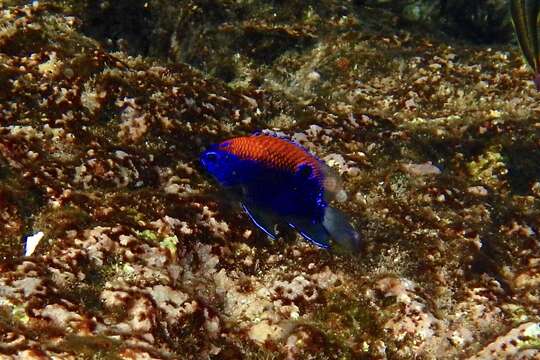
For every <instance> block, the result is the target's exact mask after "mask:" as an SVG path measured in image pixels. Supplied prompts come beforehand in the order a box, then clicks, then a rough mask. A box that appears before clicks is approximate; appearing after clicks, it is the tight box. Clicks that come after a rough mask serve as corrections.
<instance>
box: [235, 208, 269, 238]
mask: <svg viewBox="0 0 540 360" xmlns="http://www.w3.org/2000/svg"><path fill="white" fill-rule="evenodd" d="M241 204H242V209H244V211H245V212H246V214H247V215H248V216H249V218H250V219H251V221H253V223H254V224H255V225H256V226H257V227H258V228H259V229H261V230H262V231H263V232H264V233H265V234H266V235H268V236H269V237H271V238H272V240H275V239H276V238H277V235H276V231H275V229H274V228H275V225H276V221H275V218H274V216H273V215H272V214H270V213H268V212H266V211H264V210H262V209H260V208H259V207H257V206H255V205H253V204H249V205H248V204H246V203H244V202H242V203H241Z"/></svg>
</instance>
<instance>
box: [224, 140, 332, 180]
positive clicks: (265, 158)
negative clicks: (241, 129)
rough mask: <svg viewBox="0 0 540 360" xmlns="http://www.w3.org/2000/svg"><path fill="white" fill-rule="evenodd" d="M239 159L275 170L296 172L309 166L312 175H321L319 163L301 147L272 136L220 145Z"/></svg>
mask: <svg viewBox="0 0 540 360" xmlns="http://www.w3.org/2000/svg"><path fill="white" fill-rule="evenodd" d="M220 148H221V149H222V150H226V151H228V152H230V153H231V154H233V155H236V156H238V157H239V158H240V159H245V160H253V161H259V162H261V163H263V164H266V165H268V166H271V167H273V168H276V169H280V170H285V171H291V172H296V171H297V170H298V168H299V167H300V166H302V165H309V166H310V167H311V169H312V171H313V175H314V176H316V177H319V176H320V175H321V169H320V163H319V161H318V160H317V159H316V158H315V157H313V156H311V155H310V154H309V153H308V152H307V151H305V150H304V149H302V148H301V147H299V146H297V145H295V144H293V143H291V142H289V141H287V140H283V139H280V138H277V137H274V136H269V135H255V136H244V137H238V138H233V139H230V140H227V141H224V142H222V143H221V144H220Z"/></svg>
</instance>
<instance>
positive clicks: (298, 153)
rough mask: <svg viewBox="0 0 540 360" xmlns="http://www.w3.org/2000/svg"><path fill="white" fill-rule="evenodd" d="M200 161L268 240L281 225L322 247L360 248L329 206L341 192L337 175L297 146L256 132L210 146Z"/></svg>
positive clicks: (345, 222) (342, 218) (344, 221)
mask: <svg viewBox="0 0 540 360" xmlns="http://www.w3.org/2000/svg"><path fill="white" fill-rule="evenodd" d="M200 159H201V163H202V165H203V167H204V168H205V169H206V170H207V171H208V172H209V173H210V174H212V175H213V176H214V177H215V179H216V180H217V181H218V182H219V183H220V184H221V185H222V186H224V187H226V188H228V189H232V190H234V192H235V193H237V194H240V197H241V204H242V208H243V209H244V210H245V212H246V213H247V214H248V216H249V217H250V218H251V220H252V221H253V222H254V223H255V225H257V227H259V228H260V229H261V230H262V231H264V232H265V233H266V234H267V235H268V236H270V237H271V238H272V239H275V238H276V237H277V235H276V231H275V226H276V225H277V224H286V225H289V226H290V227H292V228H294V229H296V230H297V231H298V232H299V233H300V234H301V235H302V236H303V237H304V238H305V239H306V240H308V241H310V242H311V243H313V244H315V245H317V246H319V247H321V248H324V249H329V248H330V247H331V246H332V245H333V243H332V241H335V242H336V243H337V244H339V245H340V246H341V247H344V248H345V249H347V250H349V251H353V252H357V251H358V250H359V247H360V236H359V234H358V233H357V232H356V231H355V230H354V228H353V227H352V226H351V224H350V223H349V221H348V220H347V217H346V216H345V215H344V214H343V213H342V212H340V211H339V210H337V209H335V208H333V207H330V206H329V205H328V202H329V201H331V199H332V198H333V196H335V194H336V193H337V192H338V191H340V184H341V182H340V181H339V177H338V176H337V174H336V172H335V171H333V170H332V169H331V168H330V167H329V166H327V165H326V164H325V163H324V162H323V161H321V160H319V159H317V158H316V157H315V156H313V155H311V154H310V153H309V152H308V151H307V150H305V149H304V148H302V147H301V146H299V145H297V144H295V143H293V142H291V141H288V140H284V139H280V138H278V137H275V136H269V135H263V134H259V135H252V136H245V137H237V138H233V139H230V140H226V141H224V142H222V143H220V144H217V145H213V146H211V147H210V148H209V149H208V150H207V151H205V152H204V153H203V154H202V155H201V158H200Z"/></svg>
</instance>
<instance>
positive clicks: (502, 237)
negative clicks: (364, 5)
mask: <svg viewBox="0 0 540 360" xmlns="http://www.w3.org/2000/svg"><path fill="white" fill-rule="evenodd" d="M111 3H112V2H111ZM197 4H199V6H203V5H204V6H217V7H219V6H222V7H227V6H232V5H224V3H220V2H216V3H211V4H210V3H204V4H203V3H197ZM238 4H240V5H236V6H240V7H241V6H248V5H245V4H243V3H242V2H239V3H238ZM63 5H65V4H63ZM150 5H151V6H154V5H155V3H152V2H151V3H150ZM165 5H167V4H166V3H165V2H163V3H162V6H165ZM191 5H193V4H191ZM65 6H67V5H65ZM77 6H79V5H73V4H71V5H70V6H68V7H66V8H64V7H58V6H50V5H46V4H37V3H35V4H33V5H30V6H19V7H16V6H13V7H11V8H9V9H6V10H4V11H2V13H1V18H0V83H1V84H2V86H0V219H1V222H0V257H1V262H0V353H1V354H4V355H5V356H13V357H15V358H19V359H31V358H36V359H40V358H43V356H50V357H57V358H62V359H64V358H65V359H76V358H92V359H97V358H128V359H129V358H135V359H150V358H157V359H173V358H180V357H181V358H190V357H191V358H194V359H201V358H219V359H227V358H229V359H238V358H248V359H259V358H289V359H306V358H320V359H337V358H351V359H352V358H396V359H409V358H413V357H421V358H436V359H442V358H450V359H452V358H457V357H471V358H478V359H482V358H489V357H497V356H500V357H502V356H509V357H510V356H511V357H514V358H522V359H525V358H532V357H534V356H536V357H538V356H540V353H539V336H540V331H539V330H538V324H539V321H540V315H539V314H538V309H539V308H540V292H539V286H538V285H539V283H540V258H539V255H538V254H539V253H540V244H539V241H538V238H539V236H538V231H539V228H540V220H539V219H540V179H539V174H540V165H539V164H540V140H539V139H540V123H539V122H538V113H539V111H540V108H538V105H537V104H538V94H537V92H536V91H535V89H534V86H533V84H532V82H531V81H530V80H529V78H530V75H529V73H528V71H527V69H526V68H525V67H523V66H522V62H521V60H520V57H519V54H518V53H517V52H516V50H515V49H513V48H511V47H507V46H501V47H498V48H484V47H474V51H471V46H470V45H469V46H465V45H451V44H448V43H444V42H443V41H441V40H439V39H437V38H433V37H427V36H425V35H422V34H419V33H417V32H415V31H414V30H410V31H409V30H404V29H401V30H397V29H396V28H393V27H392V26H394V25H393V24H394V23H393V21H392V19H391V16H390V17H389V16H387V15H386V13H384V12H381V13H380V14H379V13H378V12H377V10H370V11H372V12H370V13H367V14H368V15H369V16H370V17H373V15H374V14H378V16H380V19H379V20H378V23H379V26H375V24H374V22H373V21H368V20H366V19H365V18H364V17H363V16H367V15H366V14H364V13H362V12H358V13H350V14H347V13H346V14H340V12H339V9H338V8H336V7H333V5H332V3H328V4H327V3H325V6H326V7H323V8H324V9H327V10H326V11H328V14H329V15H328V17H327V18H325V19H324V20H325V21H326V20H329V21H326V23H327V25H326V28H324V29H319V30H318V31H319V32H318V33H316V34H314V33H313V30H312V28H311V25H310V24H312V23H311V21H315V20H313V18H305V17H303V16H296V17H284V18H280V22H281V24H282V25H281V27H280V26H276V24H275V23H272V22H271V21H270V23H268V24H257V25H256V26H255V25H253V24H252V23H251V22H250V20H249V19H248V20H246V22H245V27H244V28H241V27H240V28H238V27H234V28H233V29H230V31H231V32H232V34H230V33H227V32H224V33H223V34H224V35H222V36H224V41H228V42H227V44H229V43H234V42H237V41H239V39H242V38H243V37H244V36H248V37H250V38H251V36H253V39H256V40H257V41H262V43H257V44H259V45H260V44H267V45H268V46H270V47H269V48H264V47H263V48H260V47H258V46H255V47H253V48H254V49H259V50H260V51H261V54H266V53H268V54H270V53H271V54H272V58H271V61H270V62H268V63H265V61H263V60H265V58H264V57H263V59H257V56H258V55H257V56H255V55H253V54H252V55H249V54H247V55H246V54H245V53H242V52H240V55H239V57H238V59H240V60H241V61H240V60H239V61H240V62H238V63H237V64H236V65H235V69H236V70H235V71H234V72H233V75H232V76H231V77H230V78H228V79H227V80H230V81H231V85H233V86H228V85H226V84H224V83H223V82H222V81H221V80H217V79H216V78H215V77H212V76H210V75H208V74H205V73H201V72H199V71H197V70H195V69H193V68H190V67H189V66H187V65H182V64H169V65H167V64H163V63H160V62H158V61H153V60H151V59H148V58H145V57H141V56H138V57H130V56H128V55H127V54H126V53H124V52H116V53H109V52H107V51H106V50H104V45H103V44H100V43H98V42H97V41H96V40H94V39H92V38H91V37H88V36H85V35H82V29H84V28H85V26H88V24H85V23H84V22H81V21H80V20H79V18H77V17H72V16H70V15H69V14H71V13H72V12H73V11H74V10H76V9H77ZM103 6H105V5H103ZM110 6H115V5H110ZM134 6H138V4H135V5H134ZM169 6H172V5H170V4H169ZM204 6H203V7H204ZM249 6H255V3H254V4H253V5H249ZM268 6H269V5H268ZM190 9H191V10H190ZM181 10H183V11H188V10H189V11H195V12H197V11H199V10H197V8H194V7H193V6H191V7H186V8H182V9H181ZM261 11H262V10H261ZM264 11H269V10H268V9H266V10H264ZM302 11H306V9H303V10H302ZM216 13H217V10H216ZM198 14H199V16H202V14H203V12H200V13H198ZM302 14H304V13H302ZM180 15H182V13H181V14H180ZM87 16H88V14H84V16H83V15H81V19H85V20H84V21H88V17H87ZM223 16H225V17H226V20H227V19H229V21H231V22H235V21H239V20H238V19H237V18H235V16H238V15H231V14H228V15H227V13H226V12H225V15H223ZM227 16H229V17H227ZM318 16H321V15H320V14H319V15H318ZM179 18H181V16H180V17H179ZM189 18H190V19H192V22H191V23H188V24H184V26H185V27H184V28H183V29H187V30H190V29H194V26H196V25H197V24H198V20H197V19H199V18H198V17H197V16H190V17H189ZM298 18H302V19H303V21H297V20H298ZM163 21H166V19H163ZM201 21H202V20H201ZM317 21H322V20H320V19H319V20H317ZM224 22H226V21H224ZM252 28H255V29H256V31H255V30H253V31H255V34H252V33H250V32H249V31H251V30H249V29H252ZM265 29H266V30H265ZM276 34H280V35H279V36H278V35H276ZM323 35H324V36H323ZM96 36H98V35H96ZM148 36H150V37H152V36H155V34H154V35H148ZM259 36H262V37H263V39H265V40H264V41H263V40H260V39H261V38H260V37H259ZM267 36H269V37H270V38H272V37H273V36H277V39H281V36H284V37H286V38H289V37H293V38H296V39H299V40H298V41H299V43H298V44H301V45H299V46H298V47H294V50H290V46H291V45H290V44H289V43H287V47H286V48H285V49H286V50H282V49H281V48H275V47H273V46H275V45H276V44H275V43H276V41H278V42H279V40H276V38H272V39H271V40H268V38H267ZM156 39H159V37H157V38H156ZM124 40H125V41H126V42H128V43H129V42H130V41H134V40H131V39H129V38H127V39H124ZM138 41H143V40H141V39H139V40H138ZM156 41H158V40H156ZM213 41H215V40H213ZM266 41H268V42H266ZM193 43H194V44H195V45H197V46H203V45H204V42H200V41H199V40H197V41H195V40H193ZM171 45H172V44H171ZM211 45H212V42H209V43H208V46H209V48H208V49H209V52H208V53H204V52H201V51H202V50H200V49H195V50H193V54H199V55H200V54H205V57H206V58H208V61H209V62H212V63H214V64H216V65H215V66H214V65H212V66H208V67H205V66H201V68H202V69H203V70H207V71H208V72H210V73H213V75H218V76H221V75H220V73H219V71H218V72H217V73H216V72H215V71H217V69H219V68H220V67H219V66H218V65H217V64H219V63H220V61H222V62H226V60H227V59H229V54H224V55H223V57H220V54H219V52H216V51H215V50H216V48H213V47H212V46H211ZM133 46H134V47H137V46H139V45H133ZM164 46H165V45H164ZM166 46H169V45H166ZM128 47H129V46H128ZM250 47H252V45H249V46H248V47H247V48H248V49H249V48H250ZM170 49H171V51H174V46H171V47H170ZM261 49H266V50H261ZM268 49H270V50H268ZM246 59H248V60H249V59H252V60H249V61H253V62H252V63H250V62H249V61H248V60H246ZM242 61H246V62H245V63H242ZM257 61H259V62H257ZM214 70H215V71H214ZM221 77H222V78H223V77H224V76H221ZM225 78H226V77H225ZM256 130H266V131H268V132H274V133H277V134H280V135H281V136H285V137H288V138H291V139H294V140H296V141H298V142H299V143H301V144H303V145H304V146H305V147H307V148H309V149H310V150H312V151H313V152H314V153H315V154H317V155H318V156H320V157H321V158H324V159H325V160H326V161H327V162H328V164H329V165H331V166H333V167H334V168H336V170H338V171H339V172H340V173H341V174H342V176H343V179H344V185H345V188H346V190H347V201H346V202H343V203H341V204H337V206H340V207H341V208H343V210H344V211H346V212H347V213H349V214H350V215H351V216H352V218H353V219H354V221H355V223H356V225H357V226H358V228H359V230H360V232H361V233H362V236H363V238H364V240H365V247H364V249H363V250H362V253H361V254H360V255H359V256H349V255H340V254H332V253H328V252H326V251H322V250H319V249H317V248H314V247H312V246H310V245H309V244H306V243H305V242H303V241H302V240H301V239H298V238H296V235H295V234H294V233H293V232H287V231H284V232H283V237H282V238H281V239H279V240H278V241H276V242H275V243H269V242H268V241H267V239H266V238H265V237H264V236H263V235H262V234H261V233H260V232H258V231H257V230H256V229H255V228H254V227H253V226H252V224H251V223H250V222H249V220H248V219H247V218H246V216H245V215H243V214H242V213H241V211H240V209H239V208H238V207H237V206H236V205H235V204H233V203H231V200H230V199H228V198H227V197H226V196H224V195H223V193H222V192H221V191H220V189H219V188H217V187H216V186H215V184H213V183H212V182H211V181H209V179H208V178H207V176H205V174H203V173H202V172H201V169H200V167H199V165H198V164H197V160H196V159H197V155H198V153H199V152H200V151H201V150H202V149H204V147H205V146H207V145H208V144H211V143H214V142H216V141H219V140H221V139H224V138H227V137H231V136H235V135H238V134H245V133H250V132H253V131H256ZM40 231H43V232H44V234H45V237H44V239H43V240H42V241H41V243H40V244H39V245H38V247H37V249H36V252H35V253H34V254H33V255H32V256H28V257H23V256H22V255H23V250H24V242H23V239H24V238H26V237H27V236H29V235H32V234H35V233H38V232H40Z"/></svg>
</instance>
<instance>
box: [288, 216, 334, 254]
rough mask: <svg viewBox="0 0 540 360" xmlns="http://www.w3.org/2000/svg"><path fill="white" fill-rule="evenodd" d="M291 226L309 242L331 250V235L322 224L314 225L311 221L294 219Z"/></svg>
mask: <svg viewBox="0 0 540 360" xmlns="http://www.w3.org/2000/svg"><path fill="white" fill-rule="evenodd" d="M289 226H290V227H292V228H293V229H295V230H296V231H298V232H299V233H300V235H302V236H303V237H304V239H306V240H307V241H309V242H311V243H313V244H315V245H317V246H318V247H320V248H323V249H329V248H330V239H331V238H330V234H329V233H328V231H326V229H325V228H324V226H323V225H322V224H321V223H312V222H310V221H309V220H304V219H294V220H292V221H291V222H289Z"/></svg>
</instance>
